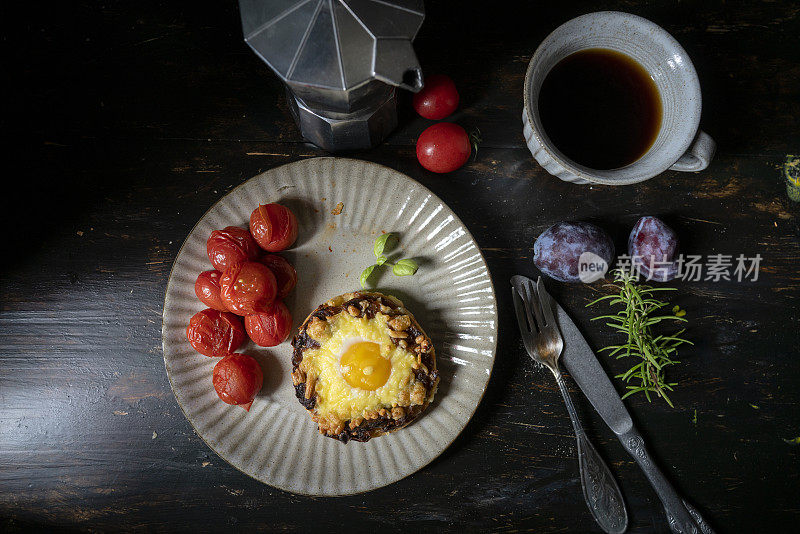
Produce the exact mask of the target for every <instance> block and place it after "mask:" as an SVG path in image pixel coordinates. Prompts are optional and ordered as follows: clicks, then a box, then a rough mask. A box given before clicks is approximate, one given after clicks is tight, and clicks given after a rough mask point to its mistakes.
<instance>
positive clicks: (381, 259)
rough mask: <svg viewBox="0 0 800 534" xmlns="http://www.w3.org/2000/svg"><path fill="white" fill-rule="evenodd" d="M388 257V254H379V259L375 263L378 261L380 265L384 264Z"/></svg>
mask: <svg viewBox="0 0 800 534" xmlns="http://www.w3.org/2000/svg"><path fill="white" fill-rule="evenodd" d="M388 259H389V258H387V257H386V256H379V257H378V261H376V262H375V263H377V264H378V265H383V264H384V263H386V260H388Z"/></svg>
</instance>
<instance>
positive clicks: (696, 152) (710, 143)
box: [670, 130, 717, 172]
mask: <svg viewBox="0 0 800 534" xmlns="http://www.w3.org/2000/svg"><path fill="white" fill-rule="evenodd" d="M716 151H717V143H716V142H715V141H714V140H713V139H712V138H711V136H710V135H708V134H707V133H705V132H704V131H703V130H700V131H699V132H698V133H697V137H696V138H695V140H694V142H693V143H692V146H690V147H689V150H687V151H686V153H685V154H684V155H683V156H681V157H680V159H678V161H676V162H675V164H674V165H673V166H672V167H670V170H672V171H680V172H697V171H702V170H703V169H705V168H706V167H708V164H709V163H711V158H713V157H714V152H716Z"/></svg>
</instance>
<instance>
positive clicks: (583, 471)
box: [511, 275, 628, 534]
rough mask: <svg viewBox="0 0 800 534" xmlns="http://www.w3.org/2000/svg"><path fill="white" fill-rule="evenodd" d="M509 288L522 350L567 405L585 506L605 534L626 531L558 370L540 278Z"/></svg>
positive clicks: (518, 280)
mask: <svg viewBox="0 0 800 534" xmlns="http://www.w3.org/2000/svg"><path fill="white" fill-rule="evenodd" d="M511 285H512V291H511V293H512V300H513V301H514V309H515V311H516V313H517V322H518V323H519V329H520V331H521V332H522V342H523V343H524V344H525V349H526V350H527V351H528V354H529V355H530V356H531V358H533V361H535V362H537V363H540V364H542V365H544V366H545V367H547V368H548V369H550V371H552V373H553V376H555V378H556V383H557V384H558V388H559V389H560V390H561V395H562V396H563V397H564V403H565V404H566V405H567V412H569V417H570V419H572V427H573V428H574V429H575V437H576V438H577V441H578V466H579V470H580V475H581V486H582V487H583V498H584V499H585V500H586V505H587V506H588V507H589V510H590V511H591V513H592V516H593V517H594V519H595V521H597V524H598V525H600V528H602V529H603V530H604V531H605V532H608V533H610V534H619V533H622V532H625V529H626V528H628V513H627V511H626V510H625V502H624V501H623V500H622V494H621V493H620V491H619V486H617V482H616V480H614V477H613V476H612V475H611V471H609V469H608V466H607V465H606V463H605V462H604V461H603V458H602V457H601V456H600V454H599V453H598V452H597V450H596V449H595V448H594V446H593V445H592V443H591V441H589V437H588V436H587V435H586V432H585V431H584V430H583V426H581V422H580V420H579V419H578V413H577V412H576V411H575V406H573V404H572V398H571V397H570V395H569V390H567V385H566V384H565V382H564V377H563V375H562V374H561V370H560V369H559V367H558V358H559V357H560V356H561V351H562V350H563V348H564V340H563V339H562V338H561V332H560V331H559V330H558V323H556V320H555V318H554V317H553V302H552V299H551V298H550V295H548V294H547V291H545V289H544V284H542V279H541V277H540V278H539V279H538V280H537V282H536V284H535V285H534V283H533V281H532V280H530V279H529V278H526V277H524V276H519V275H517V276H513V277H512V278H511Z"/></svg>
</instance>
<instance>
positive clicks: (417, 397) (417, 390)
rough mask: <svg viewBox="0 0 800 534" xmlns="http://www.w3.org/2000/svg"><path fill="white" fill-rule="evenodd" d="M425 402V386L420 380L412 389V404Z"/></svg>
mask: <svg viewBox="0 0 800 534" xmlns="http://www.w3.org/2000/svg"><path fill="white" fill-rule="evenodd" d="M424 402H425V386H423V385H422V384H421V383H420V382H417V383H415V384H414V388H413V389H412V390H411V404H414V405H416V404H423V403H424Z"/></svg>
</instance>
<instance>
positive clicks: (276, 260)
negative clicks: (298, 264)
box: [258, 254, 297, 300]
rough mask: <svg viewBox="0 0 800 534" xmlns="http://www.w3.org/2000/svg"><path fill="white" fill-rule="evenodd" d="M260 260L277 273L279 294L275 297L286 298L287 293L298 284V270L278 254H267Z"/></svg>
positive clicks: (273, 272) (259, 260)
mask: <svg viewBox="0 0 800 534" xmlns="http://www.w3.org/2000/svg"><path fill="white" fill-rule="evenodd" d="M258 262H259V263H263V264H264V265H266V266H267V267H269V270H270V271H272V274H274V275H275V280H276V281H277V282H278V294H277V295H276V296H275V298H277V299H278V300H283V299H285V298H286V295H288V294H289V293H291V291H292V289H294V286H296V285H297V271H295V270H294V267H292V264H291V263H289V262H288V261H286V258H283V257H282V256H278V255H277V254H265V255H264V256H262V257H261V258H259V259H258Z"/></svg>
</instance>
